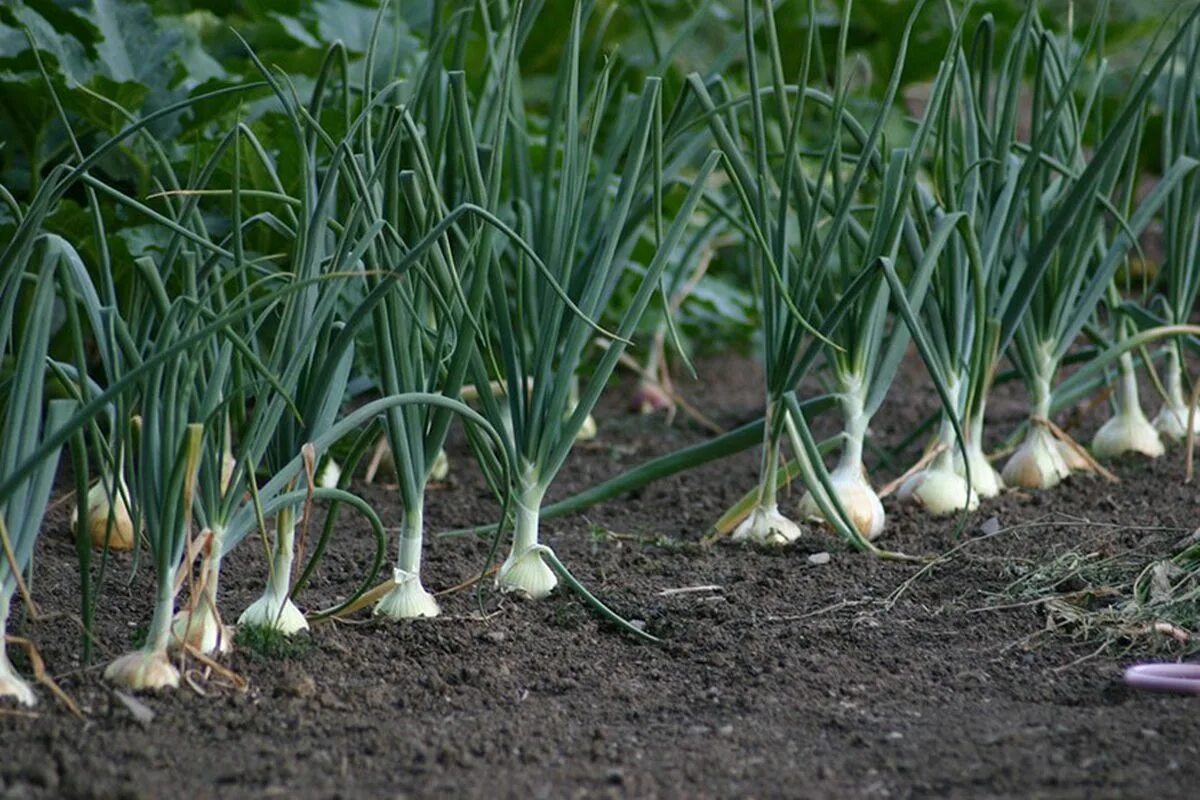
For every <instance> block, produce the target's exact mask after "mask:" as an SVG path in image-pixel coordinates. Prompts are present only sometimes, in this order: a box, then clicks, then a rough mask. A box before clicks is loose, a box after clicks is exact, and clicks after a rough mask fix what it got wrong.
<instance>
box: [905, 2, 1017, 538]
mask: <svg viewBox="0 0 1200 800" xmlns="http://www.w3.org/2000/svg"><path fill="white" fill-rule="evenodd" d="M1032 38H1033V17H1032V15H1031V14H1027V15H1026V16H1025V17H1024V18H1023V19H1022V21H1021V24H1019V25H1018V26H1017V27H1016V29H1015V30H1014V31H1013V33H1012V35H1011V37H1010V38H1009V40H1008V44H1007V47H1006V48H1005V49H1004V50H1003V52H1001V53H999V54H998V55H999V58H1000V62H999V65H997V64H995V63H993V60H994V59H995V57H996V56H997V54H996V53H995V52H994V49H995V45H996V42H995V30H994V21H993V19H992V18H991V16H990V15H985V16H984V17H983V18H982V19H981V20H980V21H979V22H978V23H977V24H976V25H975V27H974V30H973V34H972V36H971V37H970V41H969V43H966V44H965V45H964V47H963V49H962V50H961V51H960V52H959V53H958V56H957V60H956V66H955V74H954V81H953V89H952V94H951V96H950V97H949V98H948V100H947V102H946V103H945V105H944V107H943V110H942V114H941V117H940V119H939V120H938V122H937V126H938V127H937V144H936V150H935V158H934V161H933V166H932V168H931V170H930V175H929V177H930V183H929V185H928V187H927V188H926V187H922V196H921V199H920V200H919V202H918V203H917V212H918V218H919V219H921V220H922V221H923V224H924V225H928V224H930V222H929V220H931V219H938V218H944V217H945V216H946V215H949V214H954V213H961V214H963V215H964V217H963V220H962V223H961V224H960V225H959V226H958V228H957V230H956V235H955V236H954V237H953V238H952V240H951V241H950V242H949V244H948V246H947V248H946V251H945V254H944V259H945V260H944V263H943V264H942V265H941V267H940V268H939V269H938V270H937V272H936V273H935V276H934V288H933V291H931V292H930V295H929V297H928V299H927V300H926V303H925V305H924V307H923V309H922V312H923V316H924V321H925V329H926V331H927V333H928V334H929V338H930V340H931V342H932V345H933V349H934V351H935V352H936V359H937V362H938V364H939V366H940V368H941V369H942V372H943V374H944V375H945V376H946V379H947V390H948V392H949V394H950V399H951V407H952V409H953V412H954V414H955V415H957V417H958V418H959V419H960V420H962V423H963V425H962V427H963V435H964V436H965V441H961V442H960V441H958V436H957V432H956V429H955V427H954V425H953V424H952V422H953V420H952V418H951V416H950V415H949V414H948V413H947V412H946V411H943V412H942V420H941V423H940V425H939V428H938V431H937V433H936V435H935V438H934V440H933V442H932V443H931V446H930V448H929V450H928V451H927V453H926V456H924V457H923V459H922V462H921V464H919V465H918V466H917V467H915V468H914V470H910V472H911V473H912V474H911V475H910V476H909V478H908V479H907V480H906V481H905V482H904V483H903V484H902V485H901V487H900V491H899V495H900V496H901V497H902V498H911V499H912V500H914V501H915V502H917V503H919V504H920V505H923V506H924V507H925V508H927V509H928V510H929V511H931V512H932V513H934V514H942V513H950V512H953V511H955V510H959V509H962V508H971V507H974V506H975V505H976V504H977V503H978V498H979V497H994V496H995V495H997V494H999V493H1000V491H1001V490H1002V489H1003V488H1004V482H1003V480H1002V479H1001V477H1000V474H999V472H997V471H996V470H995V469H994V468H993V467H992V465H991V462H990V461H989V460H988V458H987V457H986V455H985V453H984V418H985V413H986V409H987V400H988V394H989V393H990V391H991V388H992V384H993V380H994V379H995V374H996V369H997V365H998V363H999V361H1000V358H1001V356H1002V351H1001V348H1000V345H999V337H1000V319H1001V317H1002V316H1003V314H1004V310H1005V308H1006V304H1007V303H1009V302H1012V297H1011V296H1010V295H1008V294H1006V293H1005V292H1004V287H1005V286H1006V281H1005V278H1006V276H1007V277H1014V278H1015V277H1018V276H1019V271H1018V268H1017V267H1014V266H1013V265H1012V262H1013V252H1014V247H1013V244H1012V243H1013V241H1014V240H1015V238H1016V231H1019V230H1020V228H1021V226H1022V220H1023V217H1022V216H1021V214H1020V211H1021V210H1022V208H1023V205H1022V204H1021V199H1020V198H1021V197H1023V193H1024V192H1025V191H1026V190H1027V186H1028V175H1027V173H1026V172H1025V171H1023V170H1022V169H1021V165H1022V162H1021V159H1020V158H1019V156H1018V154H1017V151H1016V147H1017V136H1018V120H1019V115H1020V108H1021V103H1022V99H1023V94H1022V87H1023V85H1024V79H1025V74H1026V69H1027V64H1026V61H1027V58H1028V53H1029V49H1030V43H1031V41H1032ZM926 462H927V463H926Z"/></svg>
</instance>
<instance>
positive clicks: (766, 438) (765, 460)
mask: <svg viewBox="0 0 1200 800" xmlns="http://www.w3.org/2000/svg"><path fill="white" fill-rule="evenodd" d="M779 414H787V412H786V411H784V410H783V409H782V408H781V407H779V406H775V405H768V406H767V417H766V420H765V421H764V424H763V449H762V468H761V476H762V477H761V478H760V480H759V482H758V507H759V508H776V507H777V506H778V492H779V469H778V468H779V441H780V437H779V436H778V435H776V434H775V432H774V431H773V430H772V426H773V425H774V424H775V421H776V418H777V416H778V415H779Z"/></svg>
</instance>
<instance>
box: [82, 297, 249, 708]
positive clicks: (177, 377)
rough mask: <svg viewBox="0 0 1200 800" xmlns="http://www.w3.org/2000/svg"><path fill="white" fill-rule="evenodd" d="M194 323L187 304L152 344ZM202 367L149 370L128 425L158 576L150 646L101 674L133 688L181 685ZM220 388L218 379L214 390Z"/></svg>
mask: <svg viewBox="0 0 1200 800" xmlns="http://www.w3.org/2000/svg"><path fill="white" fill-rule="evenodd" d="M194 324H195V316H194V315H192V314H190V313H189V310H188V309H187V307H186V304H185V303H177V304H176V305H174V306H173V307H172V308H171V309H170V310H169V311H168V312H167V314H166V315H165V316H164V318H163V319H162V320H161V325H160V326H159V327H157V330H155V332H154V334H155V335H154V339H153V341H154V342H155V343H156V344H163V345H169V344H171V343H172V342H173V341H175V340H176V339H177V338H178V337H181V336H183V335H185V334H186V333H188V332H190V331H191V330H194V328H192V326H193V325H194ZM226 352H228V351H226ZM202 365H204V361H203V359H199V358H197V359H175V360H174V361H171V362H169V363H164V364H162V365H160V366H158V367H157V368H155V369H154V370H152V371H151V372H150V373H149V375H148V376H147V378H146V380H145V382H144V383H143V384H142V386H141V387H140V388H141V391H140V392H138V393H137V401H138V406H139V408H140V410H141V415H140V416H139V417H136V418H135V419H134V420H133V421H132V422H131V423H130V426H131V431H130V439H131V441H133V442H134V448H133V451H132V453H133V458H132V459H131V460H132V462H133V463H132V465H131V466H132V469H133V475H134V480H133V483H132V487H131V488H132V489H133V499H134V520H135V522H136V521H138V520H144V524H145V528H146V539H147V541H148V543H149V555H150V558H151V560H152V563H153V566H154V573H155V597H154V615H153V618H152V620H151V622H150V628H149V631H148V632H147V635H146V641H145V644H144V645H143V646H142V647H141V648H140V649H138V650H136V651H134V652H131V653H128V654H127V655H124V656H121V657H120V658H118V659H116V660H115V661H113V662H112V663H110V664H109V665H108V667H107V668H106V669H105V671H104V675H105V677H106V678H108V679H109V680H111V681H113V682H115V683H118V684H120V685H123V686H128V687H130V688H134V689H159V688H166V687H174V686H178V685H179V672H178V670H177V669H176V668H175V666H174V665H173V664H172V663H171V661H170V659H169V656H168V648H169V646H170V644H171V621H172V618H173V616H174V612H175V596H176V592H177V590H178V586H177V581H176V579H177V576H178V574H179V566H180V563H181V561H182V558H183V553H184V548H185V545H186V544H187V543H188V542H189V540H190V538H191V520H192V500H193V497H194V491H195V479H196V472H197V470H198V469H199V466H200V459H201V455H202V451H203V448H204V446H205V436H204V423H203V421H204V420H205V419H206V418H208V417H211V415H212V412H213V411H214V410H215V408H214V405H215V400H216V399H217V398H216V397H215V396H214V395H215V393H211V392H208V391H206V390H205V388H206V383H205V379H204V377H202V376H201V375H200V374H199V373H200V370H201V367H202ZM222 368H225V369H227V368H228V361H227V360H226V362H225V363H224V364H223V365H217V369H218V372H219V370H220V369H222ZM219 382H220V375H219V374H218V376H217V379H216V380H215V381H214V382H213V383H212V384H209V385H218V384H219Z"/></svg>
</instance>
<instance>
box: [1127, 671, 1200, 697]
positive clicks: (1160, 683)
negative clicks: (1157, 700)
mask: <svg viewBox="0 0 1200 800" xmlns="http://www.w3.org/2000/svg"><path fill="white" fill-rule="evenodd" d="M1125 683H1127V684H1129V685H1130V686H1132V687H1134V688H1135V689H1146V690H1148V691H1151V692H1169V693H1171V694H1200V664H1135V665H1134V666H1132V667H1129V668H1128V669H1126V670H1125Z"/></svg>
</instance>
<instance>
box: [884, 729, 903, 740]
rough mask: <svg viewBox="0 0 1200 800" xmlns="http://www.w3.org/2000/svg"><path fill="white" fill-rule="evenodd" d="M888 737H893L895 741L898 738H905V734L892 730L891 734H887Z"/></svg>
mask: <svg viewBox="0 0 1200 800" xmlns="http://www.w3.org/2000/svg"><path fill="white" fill-rule="evenodd" d="M887 738H889V739H891V740H892V741H893V742H894V741H897V740H899V739H903V738H904V734H903V733H901V732H900V731H892V732H891V733H889V734H888V735H887Z"/></svg>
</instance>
